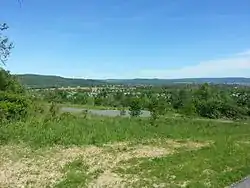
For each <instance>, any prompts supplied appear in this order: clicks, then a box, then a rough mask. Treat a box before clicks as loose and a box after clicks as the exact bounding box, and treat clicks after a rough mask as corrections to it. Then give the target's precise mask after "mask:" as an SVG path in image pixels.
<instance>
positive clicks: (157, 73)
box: [0, 0, 250, 79]
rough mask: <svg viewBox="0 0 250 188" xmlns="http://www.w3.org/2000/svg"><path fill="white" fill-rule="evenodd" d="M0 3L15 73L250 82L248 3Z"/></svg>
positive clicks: (37, 0)
mask: <svg viewBox="0 0 250 188" xmlns="http://www.w3.org/2000/svg"><path fill="white" fill-rule="evenodd" d="M21 1H22V5H21V7H20V6H19V4H18V1H17V0H1V1H0V7H1V12H0V21H1V22H2V21H4V22H7V23H8V24H9V26H10V29H9V31H8V32H7V33H6V35H8V36H9V37H10V38H11V39H12V40H13V41H14V44H15V49H14V50H13V53H12V55H11V57H10V59H9V61H8V62H7V69H9V70H11V72H13V73H36V74H47V75H60V76H65V77H80V78H99V79H102V78H139V77H140V78H183V77H225V76H244V77H250V32H249V31H250V1H249V0H91V1H90V0H70V1H68V0H64V1H56V0H21Z"/></svg>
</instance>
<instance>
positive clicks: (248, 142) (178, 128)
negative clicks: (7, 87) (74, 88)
mask: <svg viewBox="0 0 250 188" xmlns="http://www.w3.org/2000/svg"><path fill="white" fill-rule="evenodd" d="M156 125H157V126H151V125H150V124H149V122H148V119H147V118H144V119H139V118H135V119H133V118H131V119H130V118H119V117H116V118H108V117H93V116H88V117H87V119H85V118H81V117H75V116H73V115H63V116H62V117H61V118H60V119H58V120H54V121H51V120H48V119H44V118H43V117H41V118H34V119H33V120H30V121H28V122H18V123H11V124H10V123H8V124H1V126H0V157H1V160H0V172H1V173H0V187H56V188H64V187H65V188H66V187H67V188H68V187H69V188H70V187H72V188H75V187H173V188H175V187H197V188H200V187H201V188H202V187H218V188H219V187H226V186H229V185H230V184H232V183H233V182H236V181H238V180H240V179H241V178H243V177H245V176H247V175H249V174H250V152H249V151H250V124H249V123H240V122H235V123H226V122H216V121H198V120H194V119H187V118H178V119H169V118H168V119H164V118H162V119H160V120H159V121H158V122H157V124H156Z"/></svg>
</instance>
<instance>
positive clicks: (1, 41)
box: [0, 23, 13, 65]
mask: <svg viewBox="0 0 250 188" xmlns="http://www.w3.org/2000/svg"><path fill="white" fill-rule="evenodd" d="M8 28H9V27H8V25H7V24H6V23H3V24H0V64H1V65H5V62H6V60H7V58H8V57H9V55H10V51H11V49H12V48H13V43H12V42H10V41H9V38H8V37H6V36H5V35H4V31H5V30H7V29H8Z"/></svg>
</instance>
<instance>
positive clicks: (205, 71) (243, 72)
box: [137, 50, 250, 78]
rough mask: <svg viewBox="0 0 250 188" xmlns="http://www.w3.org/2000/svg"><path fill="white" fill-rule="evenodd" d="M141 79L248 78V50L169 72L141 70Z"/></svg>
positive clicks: (139, 75) (249, 57)
mask: <svg viewBox="0 0 250 188" xmlns="http://www.w3.org/2000/svg"><path fill="white" fill-rule="evenodd" d="M137 77H141V78H199V77H250V50H246V51H244V52H241V53H238V54H236V55H234V56H233V57H230V58H224V59H219V60H210V61H204V62H200V63H198V64H196V65H192V66H186V67H181V68H179V69H170V70H141V71H139V72H138V76H137Z"/></svg>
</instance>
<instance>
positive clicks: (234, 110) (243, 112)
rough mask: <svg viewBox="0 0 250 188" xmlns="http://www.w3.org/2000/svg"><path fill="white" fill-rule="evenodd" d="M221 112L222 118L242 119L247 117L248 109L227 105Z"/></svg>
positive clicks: (222, 107) (224, 105)
mask: <svg viewBox="0 0 250 188" xmlns="http://www.w3.org/2000/svg"><path fill="white" fill-rule="evenodd" d="M220 112H221V114H222V116H224V117H226V118H230V119H242V118H244V116H247V109H246V108H242V107H238V106H236V105H233V104H227V103H224V104H222V106H221V108H220Z"/></svg>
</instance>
